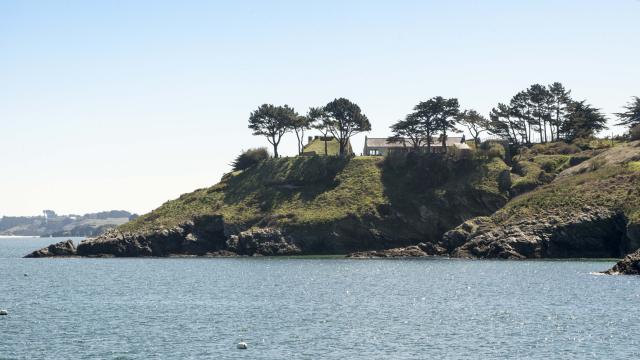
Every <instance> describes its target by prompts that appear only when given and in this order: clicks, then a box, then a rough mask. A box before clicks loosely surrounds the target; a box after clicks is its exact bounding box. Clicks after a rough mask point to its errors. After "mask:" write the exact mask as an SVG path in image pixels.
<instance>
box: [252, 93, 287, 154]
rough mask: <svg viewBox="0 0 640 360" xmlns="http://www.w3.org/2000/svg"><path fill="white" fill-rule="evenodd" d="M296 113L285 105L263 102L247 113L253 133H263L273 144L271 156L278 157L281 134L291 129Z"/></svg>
mask: <svg viewBox="0 0 640 360" xmlns="http://www.w3.org/2000/svg"><path fill="white" fill-rule="evenodd" d="M297 117H298V114H297V113H296V112H295V110H293V108H290V107H289V106H287V105H284V106H273V105H271V104H263V105H261V106H260V107H259V108H258V109H257V110H256V111H254V112H252V113H251V115H249V129H251V130H253V135H263V136H265V137H266V138H267V141H269V143H270V144H271V145H272V146H273V157H275V158H277V157H278V145H280V140H282V136H283V135H284V134H286V133H287V132H289V131H290V130H291V124H292V122H293V120H294V119H295V118H297Z"/></svg>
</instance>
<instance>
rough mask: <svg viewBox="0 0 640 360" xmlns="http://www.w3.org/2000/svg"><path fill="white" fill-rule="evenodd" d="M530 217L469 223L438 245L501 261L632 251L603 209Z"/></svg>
mask: <svg viewBox="0 0 640 360" xmlns="http://www.w3.org/2000/svg"><path fill="white" fill-rule="evenodd" d="M534 216H535V217H531V218H524V219H511V220H509V221H505V222H502V223H499V224H497V223H494V222H493V221H491V220H490V219H488V218H479V219H473V220H470V221H468V222H465V223H464V224H462V225H460V226H459V227H457V228H456V229H454V230H451V231H449V232H447V233H446V234H445V235H444V236H443V240H442V243H443V244H444V245H445V246H446V247H447V248H448V249H451V247H455V248H454V249H452V250H451V255H452V256H455V257H473V258H475V257H478V258H502V259H524V258H578V257H585V258H594V257H618V256H620V255H621V254H624V253H627V252H628V251H632V250H635V249H637V248H638V244H637V243H636V242H633V241H630V239H631V237H628V236H627V235H626V234H627V233H629V230H628V229H627V228H626V219H625V217H624V216H622V215H620V214H619V213H616V212H613V211H610V210H608V209H603V208H590V207H585V208H583V209H580V210H576V211H575V212H573V213H570V214H561V215H560V214H553V213H552V212H549V213H540V214H535V215H534ZM631 232H633V230H631Z"/></svg>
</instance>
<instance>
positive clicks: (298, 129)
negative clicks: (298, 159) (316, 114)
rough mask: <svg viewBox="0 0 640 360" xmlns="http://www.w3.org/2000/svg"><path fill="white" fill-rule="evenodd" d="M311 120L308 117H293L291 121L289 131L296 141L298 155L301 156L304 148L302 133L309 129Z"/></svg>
mask: <svg viewBox="0 0 640 360" xmlns="http://www.w3.org/2000/svg"><path fill="white" fill-rule="evenodd" d="M311 123H312V119H311V118H309V117H308V116H295V117H294V118H292V120H291V124H290V126H291V129H292V130H293V132H294V133H295V134H296V138H297V140H298V155H302V150H303V148H304V132H305V130H308V129H310V128H311Z"/></svg>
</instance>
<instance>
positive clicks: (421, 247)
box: [347, 243, 447, 259]
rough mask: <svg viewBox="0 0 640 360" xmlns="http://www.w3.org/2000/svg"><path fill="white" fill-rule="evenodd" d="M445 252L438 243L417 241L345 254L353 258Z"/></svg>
mask: <svg viewBox="0 0 640 360" xmlns="http://www.w3.org/2000/svg"><path fill="white" fill-rule="evenodd" d="M446 254H447V253H446V250H445V249H444V248H442V247H440V246H438V245H434V244H431V243H419V244H418V245H413V246H407V247H401V248H393V249H386V250H378V251H359V252H354V253H351V254H349V255H347V257H349V258H353V259H373V258H415V257H427V256H442V255H446Z"/></svg>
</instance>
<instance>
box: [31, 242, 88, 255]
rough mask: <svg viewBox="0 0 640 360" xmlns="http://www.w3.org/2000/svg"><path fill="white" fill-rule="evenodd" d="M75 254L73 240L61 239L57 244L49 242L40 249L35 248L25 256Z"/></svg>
mask: <svg viewBox="0 0 640 360" xmlns="http://www.w3.org/2000/svg"><path fill="white" fill-rule="evenodd" d="M74 255H76V246H75V245H74V244H73V241H71V240H67V241H61V242H59V243H57V244H51V245H49V246H47V247H45V248H42V249H40V250H36V251H34V252H32V253H31V254H29V255H27V256H25V257H26V258H41V257H53V256H74Z"/></svg>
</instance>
